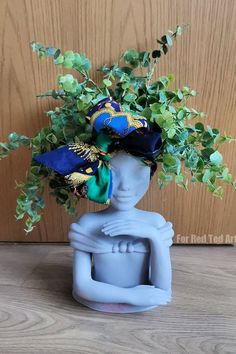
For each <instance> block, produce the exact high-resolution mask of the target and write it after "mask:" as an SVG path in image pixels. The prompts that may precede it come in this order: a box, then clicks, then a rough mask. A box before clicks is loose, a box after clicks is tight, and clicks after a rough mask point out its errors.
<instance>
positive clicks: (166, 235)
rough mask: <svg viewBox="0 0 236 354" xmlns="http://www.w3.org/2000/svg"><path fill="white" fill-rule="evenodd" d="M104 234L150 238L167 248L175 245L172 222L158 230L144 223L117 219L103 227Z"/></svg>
mask: <svg viewBox="0 0 236 354" xmlns="http://www.w3.org/2000/svg"><path fill="white" fill-rule="evenodd" d="M102 232H104V233H105V234H106V235H108V236H110V237H114V236H119V235H130V236H135V237H140V238H148V239H151V240H153V241H154V242H159V241H160V243H161V244H164V245H166V246H169V247H170V246H171V245H172V244H173V241H172V238H173V236H174V230H173V228H172V223H171V222H166V223H165V225H164V226H162V227H160V228H157V227H154V226H153V225H150V224H147V223H145V222H142V221H136V220H127V221H125V222H124V220H123V219H117V220H114V221H110V222H107V223H105V224H104V225H103V228H102Z"/></svg>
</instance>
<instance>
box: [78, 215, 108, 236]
mask: <svg viewBox="0 0 236 354" xmlns="http://www.w3.org/2000/svg"><path fill="white" fill-rule="evenodd" d="M102 220H103V219H102V218H101V217H100V213H99V212H88V213H85V214H83V215H81V216H80V217H79V218H78V219H77V220H76V221H75V223H76V224H78V225H80V226H81V227H82V228H83V229H84V230H87V231H93V232H95V230H97V229H99V227H100V225H101V223H102Z"/></svg>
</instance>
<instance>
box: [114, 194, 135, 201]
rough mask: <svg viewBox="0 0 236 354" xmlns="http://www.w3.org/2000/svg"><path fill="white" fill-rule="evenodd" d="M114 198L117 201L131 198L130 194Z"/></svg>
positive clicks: (117, 195)
mask: <svg viewBox="0 0 236 354" xmlns="http://www.w3.org/2000/svg"><path fill="white" fill-rule="evenodd" d="M114 197H115V198H116V199H118V200H128V199H130V198H132V197H133V195H131V194H115V195H114Z"/></svg>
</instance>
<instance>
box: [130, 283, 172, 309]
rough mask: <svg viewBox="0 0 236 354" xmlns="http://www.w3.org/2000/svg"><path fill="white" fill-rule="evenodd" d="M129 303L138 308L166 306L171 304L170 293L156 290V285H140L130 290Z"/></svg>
mask: <svg viewBox="0 0 236 354" xmlns="http://www.w3.org/2000/svg"><path fill="white" fill-rule="evenodd" d="M127 290H129V298H130V300H129V303H130V304H131V305H136V306H155V305H165V304H167V302H170V300H171V295H170V293H169V292H167V291H165V290H162V289H159V288H155V286H154V285H138V286H135V287H134V288H129V289H127Z"/></svg>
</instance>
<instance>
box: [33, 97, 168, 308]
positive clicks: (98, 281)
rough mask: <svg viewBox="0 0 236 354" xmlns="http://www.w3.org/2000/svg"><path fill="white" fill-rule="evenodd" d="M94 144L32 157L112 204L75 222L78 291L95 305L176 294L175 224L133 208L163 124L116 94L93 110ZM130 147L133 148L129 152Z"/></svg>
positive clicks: (131, 304) (149, 302)
mask: <svg viewBox="0 0 236 354" xmlns="http://www.w3.org/2000/svg"><path fill="white" fill-rule="evenodd" d="M87 119H88V121H89V124H91V125H92V127H93V129H94V130H95V131H96V139H95V144H94V145H89V144H83V143H77V144H70V145H68V146H65V147H63V148H59V149H56V150H53V151H50V152H46V153H44V154H41V155H37V156H35V157H34V159H35V160H36V161H37V162H40V163H42V164H44V165H46V166H48V167H50V168H51V169H54V170H55V171H57V172H58V173H60V174H63V175H64V176H65V179H66V181H67V182H68V183H69V185H70V186H71V188H72V190H73V191H74V193H75V194H77V195H81V196H83V197H86V198H90V199H92V200H94V201H100V202H101V201H103V202H104V203H105V204H109V205H110V206H109V207H108V208H107V209H105V210H103V211H101V212H98V213H88V214H85V215H83V216H82V217H81V218H80V219H79V220H78V222H77V223H73V224H72V225H71V229H70V233H69V239H70V241H71V246H72V247H73V248H74V250H75V251H74V269H73V272H74V281H73V296H74V298H75V299H76V300H78V301H79V302H81V303H83V304H85V305H87V306H89V307H91V308H93V309H97V310H102V311H109V312H134V311H143V310H146V309H149V308H152V307H153V306H156V305H160V304H166V303H167V302H168V301H170V296H171V264H170V255H169V246H170V245H171V244H172V237H173V230H172V224H171V223H166V221H165V220H164V218H163V217H162V216H161V215H159V214H157V213H153V212H146V211H143V210H139V209H137V208H135V205H136V204H137V203H138V202H139V201H140V199H141V198H142V197H143V195H144V194H145V193H146V191H147V189H148V187H149V182H150V179H151V177H152V175H153V173H154V172H155V170H156V162H155V159H156V157H157V156H158V154H159V153H160V151H161V148H162V142H161V136H160V128H159V127H158V126H157V125H156V126H155V129H152V130H151V129H150V126H149V124H148V122H147V120H146V119H145V117H142V116H133V115H131V114H130V113H128V112H125V111H123V110H122V108H121V107H120V105H119V104H118V103H117V102H115V101H114V100H112V98H111V97H107V98H105V99H102V100H101V101H99V102H98V103H97V105H95V106H94V107H93V108H92V109H91V110H90V111H89V112H88V114H87ZM131 152H132V153H131Z"/></svg>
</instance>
